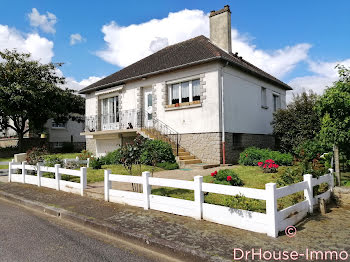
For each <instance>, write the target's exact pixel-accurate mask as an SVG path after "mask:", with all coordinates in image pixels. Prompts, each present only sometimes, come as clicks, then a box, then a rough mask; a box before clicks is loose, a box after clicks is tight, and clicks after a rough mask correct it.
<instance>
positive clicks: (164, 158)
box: [141, 140, 175, 166]
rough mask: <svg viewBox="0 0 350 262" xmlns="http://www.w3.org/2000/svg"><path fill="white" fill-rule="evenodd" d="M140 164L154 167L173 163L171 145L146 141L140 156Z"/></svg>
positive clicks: (158, 141) (173, 157) (157, 141)
mask: <svg viewBox="0 0 350 262" xmlns="http://www.w3.org/2000/svg"><path fill="white" fill-rule="evenodd" d="M141 162H142V163H143V164H146V165H153V166H155V165H156V164H157V163H163V162H169V163H175V156H174V154H173V149H172V148H171V145H169V144H168V143H166V142H163V141H161V140H147V141H146V142H145V143H144V148H143V150H142V154H141Z"/></svg>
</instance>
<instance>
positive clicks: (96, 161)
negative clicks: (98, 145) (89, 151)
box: [90, 158, 102, 169]
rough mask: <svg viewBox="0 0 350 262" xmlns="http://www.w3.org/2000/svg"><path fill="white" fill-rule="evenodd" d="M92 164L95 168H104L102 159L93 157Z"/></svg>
mask: <svg viewBox="0 0 350 262" xmlns="http://www.w3.org/2000/svg"><path fill="white" fill-rule="evenodd" d="M90 166H91V167H92V168H93V169H101V168H102V161H101V160H100V159H99V158H92V159H91V161H90Z"/></svg>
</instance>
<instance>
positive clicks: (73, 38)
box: [70, 34, 86, 45]
mask: <svg viewBox="0 0 350 262" xmlns="http://www.w3.org/2000/svg"><path fill="white" fill-rule="evenodd" d="M85 41H86V39H85V38H83V37H82V36H81V35H80V34H71V35H70V45H75V44H78V43H82V42H85Z"/></svg>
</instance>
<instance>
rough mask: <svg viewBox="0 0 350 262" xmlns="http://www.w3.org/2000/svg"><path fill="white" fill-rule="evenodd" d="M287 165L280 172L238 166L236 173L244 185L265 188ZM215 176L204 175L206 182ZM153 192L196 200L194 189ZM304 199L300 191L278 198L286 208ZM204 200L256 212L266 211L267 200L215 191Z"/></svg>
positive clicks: (282, 206)
mask: <svg viewBox="0 0 350 262" xmlns="http://www.w3.org/2000/svg"><path fill="white" fill-rule="evenodd" d="M286 168H287V167H283V166H282V167H280V168H279V169H278V173H263V172H262V170H261V169H260V168H259V167H254V166H238V167H236V168H235V169H234V171H235V173H236V174H237V175H238V176H239V177H240V178H241V179H242V181H243V182H244V186H243V187H249V188H257V189H265V184H266V183H276V180H277V177H278V176H279V174H281V173H283V172H284V171H285V169H286ZM213 181H214V178H213V177H212V176H211V175H210V174H208V176H204V177H203V182H204V183H213ZM152 194H154V195H160V196H167V197H173V198H179V199H185V200H192V201H193V200H194V192H193V190H187V189H178V188H169V187H162V188H156V189H152ZM303 200H304V197H303V192H298V193H296V194H293V195H289V196H287V197H283V198H280V199H278V209H279V210H281V209H284V208H286V207H288V206H291V205H294V204H296V203H298V202H301V201H303ZM204 202H205V203H208V204H215V205H220V206H230V207H232V208H240V209H248V210H251V211H255V212H260V213H265V212H266V202H265V201H263V200H257V199H250V198H244V197H243V198H242V197H238V198H237V197H234V196H227V195H221V194H215V193H208V194H205V196H204Z"/></svg>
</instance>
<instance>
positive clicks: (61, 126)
mask: <svg viewBox="0 0 350 262" xmlns="http://www.w3.org/2000/svg"><path fill="white" fill-rule="evenodd" d="M51 127H53V128H65V127H66V123H56V122H55V121H52V123H51Z"/></svg>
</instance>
